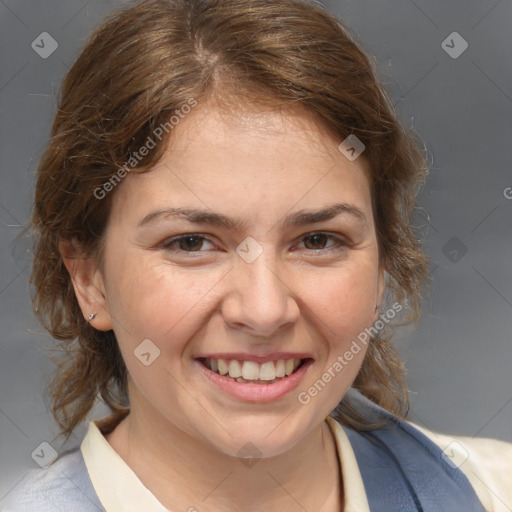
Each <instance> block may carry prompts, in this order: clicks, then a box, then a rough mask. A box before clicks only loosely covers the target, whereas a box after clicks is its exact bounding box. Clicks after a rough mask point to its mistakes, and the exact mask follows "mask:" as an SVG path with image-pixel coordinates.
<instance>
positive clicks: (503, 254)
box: [0, 0, 512, 499]
mask: <svg viewBox="0 0 512 512" xmlns="http://www.w3.org/2000/svg"><path fill="white" fill-rule="evenodd" d="M122 4H123V2H121V1H113V0H111V1H104V0H102V1H89V2H87V1H85V0H67V1H63V0H61V1H54V0H45V1H41V0H0V29H1V34H2V35H1V38H2V44H1V50H0V52H1V58H2V60H1V65H0V111H1V112H2V116H1V117H0V170H1V188H0V237H1V238H0V247H1V253H2V255H1V260H0V261H1V274H0V303H1V307H0V319H1V322H2V324H1V325H2V328H1V331H0V332H1V357H0V499H1V498H2V496H4V495H5V494H6V493H8V492H9V491H10V489H12V488H13V487H14V486H15V485H16V484H17V483H18V482H19V481H20V480H21V479H22V478H23V477H24V475H25V474H26V471H27V469H28V468H31V467H37V465H36V463H35V462H34V460H33V459H32V458H31V453H32V452H33V451H34V450H36V448H37V447H38V445H39V444H40V443H41V442H44V441H46V442H49V443H50V444H52V446H53V447H54V448H55V449H56V450H57V451H58V452H60V453H62V451H64V450H66V449H68V448H72V447H74V446H76V445H77V444H79V442H80V440H81V438H82V436H83V434H84V432H85V427H84V426H82V427H81V428H78V429H77V431H76V434H75V435H74V436H73V437H72V438H71V439H70V440H69V442H68V443H67V444H66V445H64V446H63V445H62V443H61V442H59V441H57V440H56V439H55V436H56V432H57V428H56V425H55V423H54V421H53V419H52V418H51V416H50V414H49V413H48V409H47V406H46V405H45V403H44V401H43V399H42V397H41V392H42V389H43V386H44V383H45V381H46V379H47V378H48V377H49V375H50V374H51V370H52V363H51V362H50V361H49V359H48V351H47V350H46V347H48V346H51V340H50V339H49V337H48V336H47V335H46V334H45V333H44V332H43V331H42V329H41V328H40V327H39V325H38V323H37V321H36V320H35V318H34V317H33V315H32V312H31V307H30V302H29V291H28V276H29V272H30V261H31V254H30V249H29V248H30V244H29V242H28V241H27V240H24V239H21V240H20V241H19V242H18V243H17V244H16V246H15V247H13V246H12V242H13V240H14V238H15V236H16V235H17V234H18V233H19V232H20V231H21V226H23V225H25V223H26V222H27V220H28V219H29V216H30V211H31V200H32V193H33V185H34V171H35V168H36V165H37V160H38V158H39V156H40V155H41V153H42V150H43V148H44V147H45V144H46V142H47V140H48V134H49V129H50V124H51V121H52V119H53V115H54V113H55V107H56V94H57V91H58V87H59V83H60V81H61V79H62V78H63V76H64V74H65V73H66V71H67V70H68V69H69V67H70V64H71V63H72V62H73V60H74V59H75V58H76V56H77V55H78V52H79V49H80V47H81V46H82V45H83V43H84V41H85V38H86V37H87V36H88V35H89V34H90V33H91V31H92V29H93V28H94V27H95V26H96V25H97V24H98V22H99V21H100V20H101V19H102V17H103V16H104V15H105V14H106V13H107V12H109V11H111V10H112V9H113V8H115V7H116V6H119V5H122ZM325 5H326V6H327V7H328V8H329V9H331V10H332V11H333V12H335V13H336V14H338V15H339V16H340V17H341V18H342V19H343V20H344V21H345V23H346V24H347V25H348V26H349V27H350V28H351V29H352V31H353V33H354V34H355V36H356V38H357V39H358V41H359V42H360V44H361V45H362V46H363V48H364V49H365V50H366V51H367V52H368V53H370V54H371V55H372V56H373V57H374V58H375V60H376V62H377V69H378V72H379V75H380V77H381V79H382V80H383V82H384V84H385V86H386V89H387V90H388V92H389V94H390V96H391V99H392V101H393V103H394V105H395V107H396V109H397V112H398V113H399V115H400V117H401V118H402V119H403V121H404V122H405V123H406V124H408V125H413V126H414V128H415V129H416V130H417V131H418V133H419V134H420V135H421V137H422V139H423V141H424V143H425V145H426V149H427V151H428V158H429V164H430V168H431V173H430V177H429V179H428V182H427V184H426V185H425V187H424V188H423V190H422V192H421V194H420V200H419V204H420V206H421V209H419V210H418V214H417V216H416V220H415V222H416V224H417V225H418V226H420V227H421V236H422V239H423V240H424V243H425V248H426V250H427V252H428V254H429V255H430V257H431V278H432V281H431V289H432V291H431V294H430V296H429V297H426V298H425V302H424V306H423V316H422V319H421V321H420V324H419V326H418V328H417V330H416V331H413V332H411V331H410V329H406V330H404V331H402V332H400V333H399V336H398V338H397V344H398V346H399V349H400V351H401V353H402V354H403V356H404V357H405V358H406V359H407V361H408V362H407V366H408V368H409V377H408V383H409V387H410V389H411V391H412V392H413V393H412V395H411V399H412V411H411V419H412V420H414V421H416V422H419V423H422V424H423V425H425V426H427V427H428V428H431V429H433V430H440V431H444V432H449V433H458V434H466V435H470V436H474V435H479V436H487V437H497V438H500V439H504V440H507V441H512V404H511V402H512V372H511V371H510V365H511V363H512V344H511V327H512V323H511V318H512V272H511V268H510V261H512V260H511V256H512V251H511V248H512V236H511V234H512V222H511V221H512V199H510V198H511V197H512V189H510V188H508V187H512V173H511V166H510V161H511V159H510V147H511V139H510V137H511V133H512V121H511V119H512V116H511V113H512V71H511V65H510V50H511V48H512V45H511V42H512V41H511V40H512V32H511V31H510V26H512V3H511V2H510V1H504V0H499V1H495V0H493V1H478V2H477V1H475V0H471V1H468V0H464V1H462V0H460V1H453V0H452V1H442V0H438V1H433V0H425V1H420V0H416V1H412V0H403V1H402V0H372V1H370V0H363V1H362V0H350V1H344V0H343V1H342V0H331V1H326V2H325ZM454 31H455V32H458V33H459V34H460V35H461V36H462V38H464V40H465V41H467V43H468V48H467V50H466V51H465V52H464V53H462V54H461V55H460V56H459V57H458V58H452V57H451V56H450V55H448V53H447V52H446V51H445V50H444V49H443V47H442V42H443V41H444V40H445V39H446V38H447V36H448V35H449V34H451V33H452V32H454ZM42 32H48V33H49V34H51V36H52V37H53V38H54V39H55V40H56V41H57V43H58V48H57V49H56V51H55V52H54V53H52V54H51V55H50V56H49V57H48V58H46V59H43V58H42V57H40V56H39V55H38V54H37V53H36V51H34V49H32V47H31V43H32V41H34V40H36V38H37V36H39V34H41V33H42ZM445 44H448V45H450V46H453V47H454V48H453V49H452V50H451V51H456V50H458V49H459V48H461V46H460V43H459V42H458V41H457V40H454V41H453V43H452V42H451V41H450V39H448V41H447V43H445ZM46 48H48V46H46ZM104 414H106V410H105V409H103V408H101V406H97V408H96V409H95V410H94V411H93V413H92V414H91V418H92V417H101V416H102V415H104Z"/></svg>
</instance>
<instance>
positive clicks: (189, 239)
mask: <svg viewBox="0 0 512 512" xmlns="http://www.w3.org/2000/svg"><path fill="white" fill-rule="evenodd" d="M205 242H207V243H209V244H212V242H210V241H209V240H208V239H207V238H206V237H205V236H203V235H196V234H187V235H182V236H178V237H176V238H172V239H170V240H167V241H165V242H164V243H163V244H162V248H164V249H166V250H168V251H171V252H191V253H194V252H205V251H201V250H200V249H201V248H202V247H203V245H204V243H205ZM212 245H213V244H212Z"/></svg>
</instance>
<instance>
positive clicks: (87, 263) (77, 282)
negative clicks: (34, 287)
mask: <svg viewBox="0 0 512 512" xmlns="http://www.w3.org/2000/svg"><path fill="white" fill-rule="evenodd" d="M59 252H60V254H61V257H62V261H63V262H64V265H65V266H66V268H67V270H68V272H69V275H70V277H71V282H72V283H73V288H74V290H75V295H76V298H77V300H78V303H79V304H80V308H81V310H82V314H83V315H84V317H85V319H86V320H88V321H89V315H91V313H96V315H95V316H94V318H93V319H92V320H90V324H91V325H92V326H93V327H94V328H95V329H98V330H100V331H108V330H110V329H112V319H111V316H110V311H109V307H108V302H107V294H106V291H105V285H104V282H103V276H102V274H101V272H100V269H99V268H98V266H97V263H96V260H95V258H94V257H87V256H84V255H83V253H82V252H81V251H80V249H79V248H78V245H77V244H76V243H74V242H73V241H62V242H60V243H59Z"/></svg>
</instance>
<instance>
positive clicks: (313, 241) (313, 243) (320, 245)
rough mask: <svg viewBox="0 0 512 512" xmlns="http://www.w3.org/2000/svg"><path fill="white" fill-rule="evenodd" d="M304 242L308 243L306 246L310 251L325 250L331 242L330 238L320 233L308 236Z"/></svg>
mask: <svg viewBox="0 0 512 512" xmlns="http://www.w3.org/2000/svg"><path fill="white" fill-rule="evenodd" d="M304 240H305V241H306V242H305V244H304V245H305V246H306V247H307V248H308V249H324V248H325V245H326V244H327V241H328V240H329V236H327V235H324V234H323V233H320V234H315V235H311V236H308V237H306V238H305V239H304Z"/></svg>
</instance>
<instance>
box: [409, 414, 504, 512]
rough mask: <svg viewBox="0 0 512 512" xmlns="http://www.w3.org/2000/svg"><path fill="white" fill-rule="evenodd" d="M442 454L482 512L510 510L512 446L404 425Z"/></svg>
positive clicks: (486, 439) (493, 440)
mask: <svg viewBox="0 0 512 512" xmlns="http://www.w3.org/2000/svg"><path fill="white" fill-rule="evenodd" d="M408 423H409V424H410V425H411V426H413V427H414V428H416V429H417V430H419V431H420V432H421V433H422V434H423V435H425V436H426V437H428V438H429V439H430V440H431V441H432V442H433V443H434V444H436V445H437V446H439V448H441V450H443V458H444V459H445V461H446V462H447V463H448V464H450V465H451V466H452V467H457V468H459V469H460V470H461V471H462V472H463V473H464V475H465V476H466V478H467V479H468V480H469V482H470V484H471V486H472V487H473V488H474V489H475V492H476V493H477V495H478V497H479V499H480V501H482V504H483V505H484V506H485V508H486V510H489V511H492V512H498V511H499V512H501V511H510V509H511V508H512V443H509V442H506V441H500V440H497V439H490V438H478V437H469V436H458V435H454V436H453V435H448V434H442V433H439V432H432V431H430V430H428V429H426V428H424V427H421V426H419V425H417V424H415V423H412V422H408Z"/></svg>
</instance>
